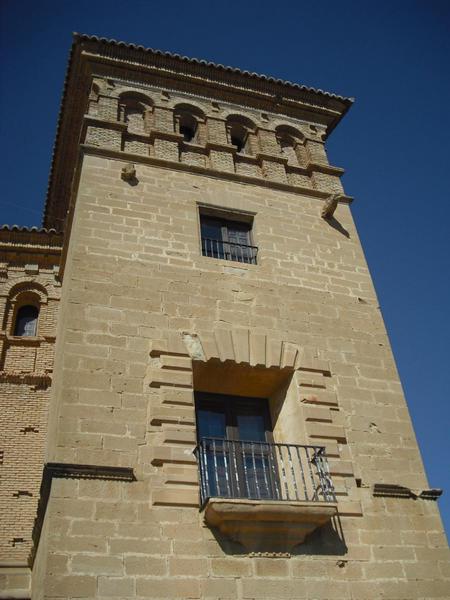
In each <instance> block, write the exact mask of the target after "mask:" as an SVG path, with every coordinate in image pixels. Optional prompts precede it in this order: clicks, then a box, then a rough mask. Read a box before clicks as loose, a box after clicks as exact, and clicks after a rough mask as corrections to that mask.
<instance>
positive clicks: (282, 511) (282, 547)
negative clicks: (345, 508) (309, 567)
mask: <svg viewBox="0 0 450 600" xmlns="http://www.w3.org/2000/svg"><path fill="white" fill-rule="evenodd" d="M336 515H337V504H335V503H331V502H307V501H303V502H290V501H276V500H247V499H228V498H210V499H209V500H208V501H207V503H206V505H205V507H204V519H205V523H206V524H207V525H209V526H212V527H217V529H219V531H220V532H221V533H223V534H224V535H226V536H227V537H229V538H230V539H232V540H234V541H236V542H239V543H240V544H242V545H243V546H244V547H245V548H246V549H247V550H248V551H249V552H265V551H277V552H288V551H290V550H291V549H292V548H293V547H294V546H297V545H298V544H301V543H302V542H304V540H305V538H306V536H307V535H309V534H310V533H312V532H313V531H314V530H315V529H317V528H318V527H320V526H321V525H324V524H325V523H327V522H328V521H330V519H331V518H332V517H334V516H336Z"/></svg>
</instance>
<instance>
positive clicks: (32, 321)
mask: <svg viewBox="0 0 450 600" xmlns="http://www.w3.org/2000/svg"><path fill="white" fill-rule="evenodd" d="M38 316H39V310H38V308H37V307H36V306H33V305H32V304H27V305H25V306H21V307H20V308H19V310H18V311H17V317H16V323H15V327H14V335H17V336H23V337H33V336H35V335H36V332H37V322H38Z"/></svg>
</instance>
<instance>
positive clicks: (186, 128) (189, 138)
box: [178, 114, 197, 142]
mask: <svg viewBox="0 0 450 600" xmlns="http://www.w3.org/2000/svg"><path fill="white" fill-rule="evenodd" d="M178 119H179V121H178V131H179V132H180V134H181V135H182V136H183V140H184V141H185V142H195V137H196V134H197V120H196V119H195V118H194V117H193V116H192V115H190V114H180V115H179V116H178Z"/></svg>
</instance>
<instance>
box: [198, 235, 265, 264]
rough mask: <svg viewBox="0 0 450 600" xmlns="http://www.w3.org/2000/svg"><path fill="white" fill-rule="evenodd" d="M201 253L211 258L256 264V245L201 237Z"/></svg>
mask: <svg viewBox="0 0 450 600" xmlns="http://www.w3.org/2000/svg"><path fill="white" fill-rule="evenodd" d="M202 254H203V256H210V257H211V258H221V259H223V260H232V261H235V262H240V263H246V264H249V265H256V256H257V254H258V248H257V246H249V245H248V244H237V243H235V242H225V241H221V240H215V239H212V238H205V237H202Z"/></svg>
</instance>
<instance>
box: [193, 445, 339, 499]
mask: <svg viewBox="0 0 450 600" xmlns="http://www.w3.org/2000/svg"><path fill="white" fill-rule="evenodd" d="M195 454H196V457H197V461H198V466H199V473H200V499H201V505H202V506H204V505H205V503H206V502H207V501H208V499H209V498H234V499H237V498H241V499H249V500H278V501H282V500H287V501H312V502H314V501H315V502H336V497H335V493H334V487H333V482H332V480H331V476H330V472H329V469H328V462H327V459H326V456H325V448H324V447H322V446H298V445H294V444H269V443H267V442H246V441H235V440H226V439H221V438H202V439H201V440H200V442H199V444H198V446H197V448H196V449H195Z"/></svg>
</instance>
